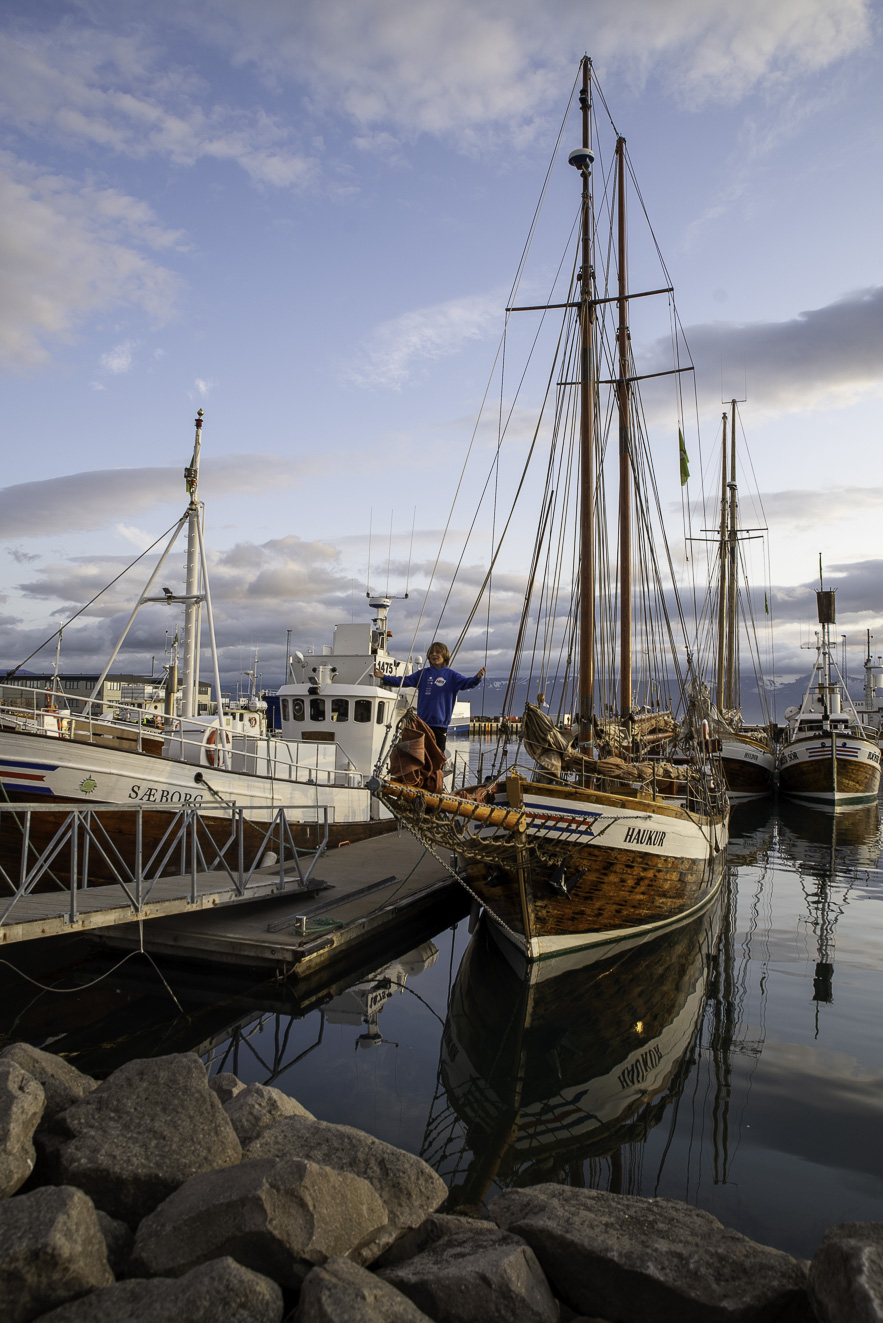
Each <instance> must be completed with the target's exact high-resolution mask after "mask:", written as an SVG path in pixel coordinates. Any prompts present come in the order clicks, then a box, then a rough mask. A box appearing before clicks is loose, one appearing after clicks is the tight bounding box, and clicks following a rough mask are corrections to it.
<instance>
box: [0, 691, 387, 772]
mask: <svg viewBox="0 0 883 1323" xmlns="http://www.w3.org/2000/svg"><path fill="white" fill-rule="evenodd" d="M224 715H225V716H226V715H228V714H226V713H225V714H224ZM231 715H232V716H233V717H234V719H233V720H232V722H231V724H230V725H225V726H224V727H219V725H218V722H217V718H216V717H214V716H204V717H198V718H192V719H189V718H181V717H176V716H167V715H165V714H164V713H162V712H153V711H150V710H147V709H143V710H141V709H137V708H132V707H131V706H130V705H128V704H126V703H124V702H120V704H119V705H116V704H109V703H108V701H107V700H106V699H105V700H104V701H103V702H99V701H98V700H93V699H89V698H78V697H74V696H72V695H69V694H61V693H59V692H57V691H52V690H50V689H48V688H41V689H33V688H28V687H26V686H24V685H16V684H0V731H2V730H8V731H16V732H21V733H24V734H34V735H44V736H48V737H50V738H56V739H63V740H72V741H74V743H78V744H80V743H82V744H91V745H93V746H95V747H97V748H103V749H109V748H116V749H119V750H124V751H128V752H137V753H146V754H151V755H153V756H154V757H157V758H165V759H168V760H169V761H172V762H180V763H187V764H190V765H192V766H194V767H202V768H205V769H207V770H208V771H211V770H218V771H231V772H238V773H245V774H247V775H252V776H263V777H271V778H272V779H273V780H277V781H279V780H281V781H287V782H290V783H292V784H306V785H322V786H337V787H344V788H351V789H352V788H358V787H360V786H362V785H363V784H364V779H365V778H364V775H363V774H362V773H361V772H360V771H359V770H358V769H357V768H356V767H355V765H354V764H353V762H352V760H351V759H350V758H348V757H347V756H346V754H345V753H344V752H343V750H342V749H341V748H340V746H339V745H337V744H336V743H330V742H329V743H315V744H311V743H307V742H301V741H297V742H295V741H289V740H283V739H280V738H278V737H277V736H275V735H271V734H269V733H265V732H264V733H251V730H250V727H247V726H246V722H248V721H250V720H251V719H254V720H256V721H257V720H258V718H257V717H255V716H254V714H252V713H250V712H248V711H246V710H243V712H242V713H241V714H240V713H239V711H238V710H237V712H236V713H234V714H231ZM240 715H242V717H243V718H244V720H243V721H242V722H240V721H239V720H238V717H239V716H240ZM240 726H241V727H242V728H241V729H240ZM258 729H259V728H258Z"/></svg>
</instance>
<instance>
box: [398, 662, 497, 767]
mask: <svg viewBox="0 0 883 1323" xmlns="http://www.w3.org/2000/svg"><path fill="white" fill-rule="evenodd" d="M450 660H451V653H450V650H449V649H448V648H446V647H445V645H444V643H439V642H437V641H436V642H435V643H433V644H431V645H430V648H429V651H428V652H427V654H426V661H427V663H428V665H426V666H424V667H423V669H422V670H421V671H413V672H412V673H411V675H405V676H397V675H386V674H385V673H384V672H383V671H381V670H379V669H378V668H377V667H376V666H375V667H374V675H375V677H376V678H377V679H378V680H382V681H383V683H384V684H388V685H396V686H397V687H398V686H402V687H404V688H405V689H416V690H417V716H418V717H419V718H420V720H421V721H425V722H426V724H427V726H428V727H429V729H430V730H431V731H432V733H433V735H434V736H435V742H436V744H437V745H438V747H439V748H440V749H442V750H444V747H445V743H446V742H447V736H448V724H449V722H450V720H451V713H452V712H453V710H454V702H455V700H456V698H457V695H458V694H459V692H460V690H461V689H474V688H475V687H476V685H479V684H481V680H482V676H483V675H484V667H483V666H482V668H481V670H480V671H479V672H478V674H477V675H473V676H472V678H471V679H470V678H469V677H468V676H465V675H460V674H458V672H457V671H452V670H450V668H449V667H448V662H449V661H450Z"/></svg>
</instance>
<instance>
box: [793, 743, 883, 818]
mask: <svg viewBox="0 0 883 1323" xmlns="http://www.w3.org/2000/svg"><path fill="white" fill-rule="evenodd" d="M779 789H780V790H781V792H782V794H783V795H790V796H792V797H793V798H796V799H803V800H806V801H807V802H811V803H817V804H821V805H826V806H829V807H832V808H837V807H850V806H851V805H857V804H870V803H873V802H874V801H875V800H876V799H877V795H878V793H879V790H880V750H879V748H878V747H877V745H876V744H875V743H874V742H873V741H872V740H865V739H859V738H858V737H857V736H843V735H838V736H837V739H836V744H835V746H834V749H833V751H832V746H831V736H830V734H823V735H812V736H809V737H807V738H805V739H797V740H794V741H793V742H792V743H791V744H788V745H786V746H785V748H784V749H783V750H782V753H781V755H780V760H779Z"/></svg>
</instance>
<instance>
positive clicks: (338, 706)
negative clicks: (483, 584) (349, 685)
mask: <svg viewBox="0 0 883 1323" xmlns="http://www.w3.org/2000/svg"><path fill="white" fill-rule="evenodd" d="M349 719H350V700H349V699H348V698H332V700H331V720H332V721H349Z"/></svg>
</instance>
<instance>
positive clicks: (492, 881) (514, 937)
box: [382, 782, 727, 960]
mask: <svg viewBox="0 0 883 1323" xmlns="http://www.w3.org/2000/svg"><path fill="white" fill-rule="evenodd" d="M382 793H383V795H384V798H385V799H386V801H387V803H388V804H389V805H390V807H393V806H395V808H396V809H397V811H398V813H399V814H400V815H401V816H402V817H403V818H404V820H405V821H406V822H407V824H408V825H409V826H410V827H411V829H412V830H413V831H414V832H415V834H416V835H418V837H420V838H421V839H423V840H424V841H426V842H427V843H429V844H432V845H436V846H438V847H440V849H446V848H451V849H455V850H456V852H457V855H458V858H459V860H460V870H459V876H460V880H461V882H462V883H463V885H465V886H466V888H467V889H468V890H469V891H470V892H471V894H472V895H473V896H474V897H475V898H476V899H477V900H478V901H479V902H480V903H481V904H482V905H483V906H484V908H485V909H486V911H487V913H488V915H489V917H490V918H491V919H492V920H493V921H494V922H495V923H496V924H497V925H498V926H499V928H500V929H501V931H502V933H503V934H504V935H505V936H506V937H508V938H509V939H510V940H511V941H512V942H513V943H514V944H515V945H516V946H517V947H518V948H519V949H520V950H521V951H522V952H523V954H524V955H525V956H526V957H527V958H528V959H531V960H543V959H548V958H551V957H553V956H560V955H561V954H562V953H564V952H573V951H577V950H580V949H584V948H588V947H592V946H602V945H608V944H610V943H613V942H618V941H621V940H623V939H624V938H629V937H631V938H635V937H639V936H650V935H652V934H655V933H657V932H661V931H663V930H664V929H666V928H669V927H671V926H672V925H674V924H678V923H681V922H683V921H684V920H686V919H688V918H690V917H692V916H695V915H698V914H700V913H701V912H702V911H703V910H704V909H705V908H706V907H707V906H708V905H709V904H710V903H711V901H712V900H713V899H714V897H715V895H716V894H717V892H718V890H719V888H720V883H721V878H722V867H721V865H722V862H723V859H724V855H725V849H724V847H725V846H726V840H727V825H726V813H725V812H721V813H720V814H719V815H718V816H716V817H709V816H702V815H700V814H698V813H696V812H688V811H687V810H685V809H682V808H678V807H674V806H671V805H668V804H665V803H661V802H659V801H654V800H652V799H642V798H639V797H634V798H632V797H627V796H616V795H608V794H603V793H601V792H584V791H575V790H569V789H567V788H562V789H560V790H559V789H558V788H557V787H556V788H555V789H554V791H553V790H552V789H550V788H548V787H545V786H540V785H532V784H530V783H527V784H524V785H523V789H522V796H523V802H522V804H521V805H520V806H519V807H517V808H516V807H513V806H512V804H507V805H499V804H495V805H480V804H476V803H474V802H473V801H470V800H466V799H458V797H456V796H453V795H446V796H440V795H429V794H426V793H425V792H422V791H416V790H413V789H410V788H408V787H404V786H396V785H395V783H389V782H386V783H384V786H383V792H382Z"/></svg>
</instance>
